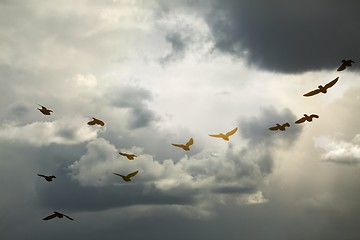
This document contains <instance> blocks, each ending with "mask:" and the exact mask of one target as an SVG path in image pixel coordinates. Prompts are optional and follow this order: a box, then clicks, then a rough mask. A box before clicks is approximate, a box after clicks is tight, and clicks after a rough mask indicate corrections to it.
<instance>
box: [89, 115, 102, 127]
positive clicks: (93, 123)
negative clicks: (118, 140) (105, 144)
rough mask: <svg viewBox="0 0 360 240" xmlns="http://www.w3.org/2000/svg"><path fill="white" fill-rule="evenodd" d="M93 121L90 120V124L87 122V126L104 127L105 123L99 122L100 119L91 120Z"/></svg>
mask: <svg viewBox="0 0 360 240" xmlns="http://www.w3.org/2000/svg"><path fill="white" fill-rule="evenodd" d="M92 119H93V120H91V121H90V122H88V125H95V124H97V125H100V126H104V125H105V123H104V122H103V121H101V120H100V119H97V118H94V117H93V118H92Z"/></svg>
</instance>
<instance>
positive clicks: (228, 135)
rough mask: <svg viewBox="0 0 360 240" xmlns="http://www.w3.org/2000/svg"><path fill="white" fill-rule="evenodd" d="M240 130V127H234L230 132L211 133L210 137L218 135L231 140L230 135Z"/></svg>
mask: <svg viewBox="0 0 360 240" xmlns="http://www.w3.org/2000/svg"><path fill="white" fill-rule="evenodd" d="M237 130H238V128H234V129H233V130H231V131H230V132H227V133H226V134H223V133H219V134H209V136H210V137H217V138H222V139H224V140H225V141H229V137H230V136H231V135H233V134H235V133H236V131H237Z"/></svg>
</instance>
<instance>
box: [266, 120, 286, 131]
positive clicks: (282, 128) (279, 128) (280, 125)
mask: <svg viewBox="0 0 360 240" xmlns="http://www.w3.org/2000/svg"><path fill="white" fill-rule="evenodd" d="M286 127H290V124H289V123H288V122H287V123H284V124H278V123H277V124H276V126H274V127H270V128H269V130H271V131H277V130H280V131H285V130H286V129H285V128H286Z"/></svg>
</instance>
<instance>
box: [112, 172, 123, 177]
mask: <svg viewBox="0 0 360 240" xmlns="http://www.w3.org/2000/svg"><path fill="white" fill-rule="evenodd" d="M114 174H115V175H117V176H120V177H125V176H124V175H121V174H119V173H114Z"/></svg>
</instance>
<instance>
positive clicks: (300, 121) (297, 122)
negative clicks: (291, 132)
mask: <svg viewBox="0 0 360 240" xmlns="http://www.w3.org/2000/svg"><path fill="white" fill-rule="evenodd" d="M305 120H306V119H305V117H302V118H300V119H299V120H297V121H296V122H295V123H296V124H299V123H303V122H305Z"/></svg>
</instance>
